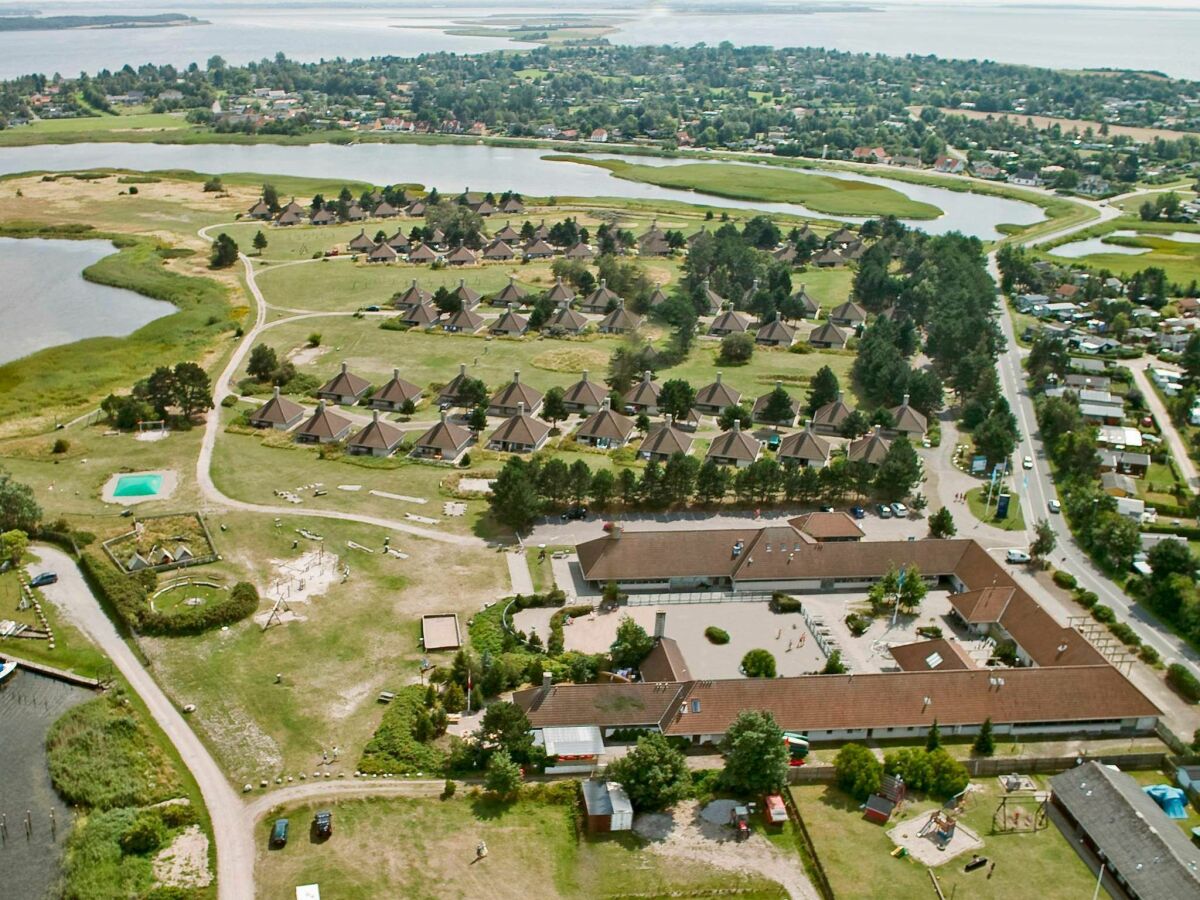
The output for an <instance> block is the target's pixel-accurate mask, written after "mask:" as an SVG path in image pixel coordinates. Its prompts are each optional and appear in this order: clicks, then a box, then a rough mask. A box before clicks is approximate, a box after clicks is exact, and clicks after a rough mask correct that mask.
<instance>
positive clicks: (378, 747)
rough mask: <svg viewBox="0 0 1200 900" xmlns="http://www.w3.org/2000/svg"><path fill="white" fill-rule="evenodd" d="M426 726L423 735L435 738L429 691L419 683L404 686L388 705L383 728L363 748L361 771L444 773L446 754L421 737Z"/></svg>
mask: <svg viewBox="0 0 1200 900" xmlns="http://www.w3.org/2000/svg"><path fill="white" fill-rule="evenodd" d="M425 726H428V732H427V733H426V734H424V735H422V737H424V738H425V740H428V739H429V738H432V737H433V734H432V731H433V729H432V726H431V725H430V724H429V712H428V711H427V710H426V709H425V691H424V690H423V689H422V688H421V686H420V685H419V684H411V685H408V686H407V687H404V688H402V689H401V690H399V691H398V692H397V693H396V697H395V699H394V700H392V702H391V703H390V704H388V707H387V709H386V710H385V711H384V713H383V719H382V720H381V721H380V723H379V728H377V729H376V730H375V734H374V736H372V738H371V740H369V741H368V742H367V745H366V747H364V748H363V755H362V759H361V760H359V763H358V768H359V770H360V771H362V772H368V773H372V774H382V773H387V772H393V773H395V774H398V775H410V774H414V773H417V772H421V773H424V774H426V775H429V774H433V773H435V772H441V771H442V770H443V769H444V768H445V765H446V756H445V754H444V753H443V752H442V751H441V750H439V749H438V748H437V747H434V746H432V745H431V744H428V743H426V742H425V740H421V739H420V738H419V737H418V732H420V731H421V730H422V728H424V727H425Z"/></svg>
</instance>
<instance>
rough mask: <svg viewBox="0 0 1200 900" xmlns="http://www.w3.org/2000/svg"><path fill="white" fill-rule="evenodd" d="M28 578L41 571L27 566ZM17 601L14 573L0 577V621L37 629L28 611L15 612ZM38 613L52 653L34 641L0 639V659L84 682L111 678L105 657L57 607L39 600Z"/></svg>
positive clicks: (18, 587)
mask: <svg viewBox="0 0 1200 900" xmlns="http://www.w3.org/2000/svg"><path fill="white" fill-rule="evenodd" d="M27 569H28V571H29V573H30V574H36V573H38V572H40V571H42V570H41V568H40V567H39V565H38V564H37V563H34V562H29V563H27ZM20 601H21V583H20V580H19V579H18V577H17V573H16V572H15V571H10V572H4V573H2V574H0V619H11V620H12V621H14V622H21V623H23V624H25V625H28V626H30V627H31V628H41V621H40V620H39V619H38V617H37V614H36V613H35V612H34V610H33V609H32V608H30V609H24V610H19V609H17V604H18V603H20ZM42 612H44V613H45V614H46V620H47V622H49V624H50V629H51V630H52V631H53V632H54V649H53V650H51V649H50V646H49V642H48V641H35V640H29V639H26V638H2V639H0V656H4V655H6V654H8V653H11V654H12V655H13V656H17V657H20V658H21V659H27V660H29V661H30V662H38V663H43V664H45V665H47V666H54V667H55V668H56V669H66V670H68V671H71V672H76V673H78V674H80V675H84V676H86V677H88V678H99V677H102V676H107V675H110V674H112V668H111V666H110V665H109V664H108V659H107V657H105V656H104V654H103V653H101V652H100V651H99V650H97V649H96V648H95V647H93V646H92V644H91V642H90V641H88V639H87V638H86V637H85V636H84V635H83V633H82V632H81V631H80V630H79V629H77V628H76V627H75V626H74V625H71V624H70V623H69V622H67V621H66V619H64V618H63V616H62V613H61V612H59V609H58V607H57V606H55V605H54V604H53V603H50V602H49V601H47V600H46V599H45V597H43V598H42Z"/></svg>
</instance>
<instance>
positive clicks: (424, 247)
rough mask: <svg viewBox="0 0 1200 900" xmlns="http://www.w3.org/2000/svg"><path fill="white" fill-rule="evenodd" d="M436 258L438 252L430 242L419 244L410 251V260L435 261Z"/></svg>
mask: <svg viewBox="0 0 1200 900" xmlns="http://www.w3.org/2000/svg"><path fill="white" fill-rule="evenodd" d="M435 259H437V253H435V252H434V251H433V248H431V247H430V246H429V245H428V244H418V245H417V246H416V247H413V248H412V249H411V250H409V251H408V261H409V262H433V261H434V260H435Z"/></svg>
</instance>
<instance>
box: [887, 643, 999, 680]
mask: <svg viewBox="0 0 1200 900" xmlns="http://www.w3.org/2000/svg"><path fill="white" fill-rule="evenodd" d="M890 650H891V654H892V659H894V660H895V661H896V665H898V666H899V667H900V669H901V671H904V672H945V671H947V670H949V669H974V668H978V667H977V666H976V665H975V662H974V660H972V659H971V657H969V656H968V655H967V652H966V651H965V650H963V648H962V644H960V643H959V642H958V641H951V640H946V639H945V638H936V639H934V640H932V641H917V642H916V643H915V644H901V645H900V646H898V647H892V648H890ZM934 654H936V656H935V655H934Z"/></svg>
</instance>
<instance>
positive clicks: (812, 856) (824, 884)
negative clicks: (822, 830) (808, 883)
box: [783, 767, 834, 900]
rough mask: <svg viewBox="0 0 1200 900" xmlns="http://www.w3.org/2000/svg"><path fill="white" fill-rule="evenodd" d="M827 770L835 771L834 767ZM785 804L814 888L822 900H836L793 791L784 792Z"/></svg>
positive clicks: (805, 867)
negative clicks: (793, 797)
mask: <svg viewBox="0 0 1200 900" xmlns="http://www.w3.org/2000/svg"><path fill="white" fill-rule="evenodd" d="M826 768H829V770H830V771H831V772H832V771H833V769H832V767H826ZM783 803H784V806H786V807H787V811H788V815H789V816H791V818H792V821H793V822H795V823H796V835H797V837H798V839H799V843H800V845H801V846H800V855H801V857H802V858H803V860H804V869H805V871H806V872H807V873H808V875H809V877H810V878H811V879H812V883H813V886H814V887H816V889H817V893H819V894H820V895H821V898H822V900H834V894H833V885H832V884H830V883H829V876H828V875H827V874H826V873H825V866H824V865H822V863H821V857H820V856H818V855H817V847H816V845H815V844H814V843H813V839H812V835H811V834H809V833H808V827H807V826H806V825H805V824H804V817H803V816H801V815H800V808H799V807H798V806H796V801H795V800H793V799H792V794H791V791H784V792H783Z"/></svg>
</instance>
